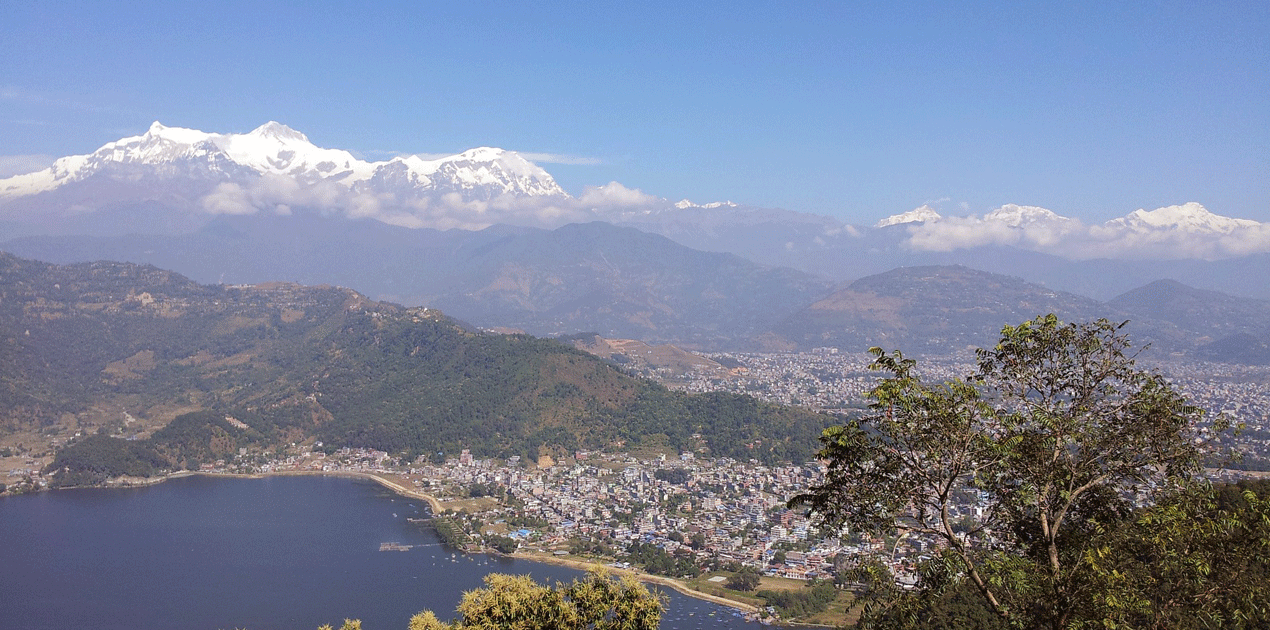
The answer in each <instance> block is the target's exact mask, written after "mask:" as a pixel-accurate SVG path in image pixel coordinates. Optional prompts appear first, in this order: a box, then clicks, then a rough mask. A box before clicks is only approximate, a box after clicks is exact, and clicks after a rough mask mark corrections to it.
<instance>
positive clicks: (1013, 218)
mask: <svg viewBox="0 0 1270 630" xmlns="http://www.w3.org/2000/svg"><path fill="white" fill-rule="evenodd" d="M983 220H984V221H991V222H994V223H1000V224H1002V225H1005V226H1007V227H1012V228H1022V227H1029V226H1034V225H1046V226H1061V225H1070V224H1073V223H1075V220H1074V219H1071V218H1069V217H1065V216H1062V215H1059V214H1057V213H1055V212H1053V211H1051V210H1046V209H1045V208H1041V207H1039V206H1020V205H1017V204H1013V203H1007V204H1005V205H1004V206H1001V207H1000V208H997V209H996V210H993V211H992V212H989V213H987V214H985V215H983Z"/></svg>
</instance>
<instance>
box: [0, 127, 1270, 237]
mask: <svg viewBox="0 0 1270 630" xmlns="http://www.w3.org/2000/svg"><path fill="white" fill-rule="evenodd" d="M35 157H37V158H40V159H43V160H45V161H44V162H43V163H44V164H47V163H48V161H47V160H48V158H47V156H35ZM36 161H38V160H33V159H26V160H23V161H20V162H18V161H14V163H13V164H8V163H6V162H4V161H3V160H0V177H4V178H3V179H0V220H3V221H7V222H10V223H36V224H41V223H42V225H43V226H44V228H45V229H49V230H52V229H56V228H59V227H60V228H63V229H71V228H67V227H66V226H73V225H75V222H76V221H78V220H80V219H82V218H83V217H85V216H88V215H92V214H94V213H99V214H102V215H103V216H105V215H107V214H109V213H112V212H113V213H116V214H119V213H123V214H126V212H127V209H128V208H135V207H138V206H147V207H150V208H151V209H152V210H153V208H155V207H157V208H159V209H160V211H161V212H165V213H170V214H177V213H185V215H187V218H190V219H191V221H195V222H196V221H197V220H198V218H199V217H202V218H203V219H204V220H206V219H207V218H210V217H212V216H216V215H260V214H273V215H282V216H286V215H291V214H294V213H297V212H307V213H320V214H323V215H326V216H343V217H347V218H349V219H373V220H377V221H381V222H383V223H387V224H390V225H395V226H401V227H406V228H435V229H443V230H444V229H452V228H458V229H465V230H476V229H483V228H486V227H489V226H491V225H495V224H512V225H521V226H532V227H548V228H551V227H557V226H560V225H563V224H567V223H573V222H583V221H593V220H603V221H610V222H614V223H621V224H626V225H634V226H636V227H640V228H641V229H650V230H652V231H659V232H660V233H663V234H667V233H668V232H669V231H675V230H678V231H680V232H684V231H692V230H698V231H700V230H717V229H720V227H721V226H724V225H726V224H727V223H728V222H729V221H731V222H732V223H733V224H734V225H733V226H732V227H737V226H742V225H748V226H752V227H756V228H758V229H761V227H760V226H763V225H769V226H770V225H774V224H777V223H781V224H789V223H791V221H792V223H793V224H798V225H802V226H804V227H802V228H799V229H801V230H804V232H802V233H801V234H802V235H803V236H806V237H807V239H806V240H807V242H808V243H809V244H810V245H811V246H814V247H831V246H833V243H835V242H841V241H843V240H844V239H846V240H854V241H859V239H862V238H869V237H870V235H871V234H874V233H876V232H879V231H881V232H883V233H887V234H892V235H897V234H898V235H900V236H901V241H900V244H901V246H902V247H906V248H908V249H910V250H913V251H927V252H949V251H954V250H961V249H973V248H976V247H982V246H989V245H993V246H1011V247H1016V248H1020V249H1025V250H1031V251H1037V252H1043V253H1048V254H1055V255H1059V256H1062V257H1065V258H1069V259H1090V258H1138V259H1146V258H1162V259H1179V258H1195V259H1206V260H1214V259H1221V258H1231V257H1238V256H1244V255H1248V254H1256V253H1263V252H1270V224H1262V223H1259V222H1257V221H1251V220H1246V219H1232V218H1229V217H1223V216H1219V215H1216V214H1213V213H1211V212H1209V211H1208V210H1207V209H1205V208H1204V207H1203V206H1202V205H1200V204H1199V203H1195V202H1191V203H1186V204H1182V205H1177V206H1168V207H1164V208H1159V209H1156V210H1151V211H1147V210H1137V211H1134V212H1131V213H1129V214H1128V215H1126V216H1124V217H1120V218H1117V219H1113V220H1110V221H1107V222H1105V223H1101V224H1090V225H1086V224H1084V223H1083V222H1081V221H1080V220H1079V219H1074V218H1069V217H1064V216H1060V215H1058V214H1056V213H1054V212H1051V211H1050V210H1047V209H1045V208H1040V207H1036V206H1024V205H1015V204H1006V205H1003V206H1001V207H999V208H997V209H995V210H993V211H991V212H988V213H986V214H984V215H982V216H977V215H968V216H948V217H945V216H941V215H940V214H939V213H938V212H937V211H936V210H935V209H934V208H933V207H931V206H930V205H923V206H921V207H918V208H916V209H914V210H912V211H909V212H905V213H901V214H897V215H893V216H890V217H887V218H885V219H882V220H881V221H879V222H878V223H877V224H876V225H874V226H873V227H872V228H859V227H856V226H851V225H846V224H844V223H842V222H840V221H837V220H835V219H832V218H829V217H820V216H816V215H808V214H805V213H791V212H789V211H783V210H776V209H763V208H755V207H751V206H743V205H737V204H733V203H731V202H724V203H707V204H695V203H692V202H689V201H687V200H684V201H681V202H678V203H673V202H671V201H670V200H668V199H666V198H663V197H658V196H656V195H653V194H649V193H646V192H643V191H641V190H639V189H636V188H627V187H626V186H624V185H622V184H620V183H618V182H609V183H608V184H605V185H602V186H594V187H588V188H586V189H584V190H583V191H581V193H579V194H578V195H577V196H573V195H570V194H568V193H567V192H565V191H564V190H563V189H562V188H560V186H559V185H558V184H557V183H556V182H555V180H554V179H553V178H552V176H551V175H550V174H549V173H548V172H547V171H546V170H544V169H543V168H541V167H540V166H538V164H536V163H535V161H537V162H543V163H557V164H593V163H596V160H594V159H593V158H588V157H580V156H570V155H559V154H546V153H524V154H521V153H516V152H514V151H506V150H503V149H497V148H491V147H480V148H475V149H471V150H468V151H464V152H463V153H459V154H456V155H448V156H434V155H398V156H394V157H392V158H391V159H388V160H384V161H377V162H372V161H365V160H362V159H359V158H358V157H356V156H355V155H353V154H352V153H350V152H348V151H344V150H340V149H326V148H320V147H318V146H316V145H314V144H313V143H311V142H310V141H309V139H308V138H307V137H306V136H305V135H304V134H303V133H300V132H298V131H296V130H294V129H291V128H289V127H287V126H285V125H282V124H279V123H276V122H269V123H266V124H264V125H261V126H260V127H258V128H257V129H255V130H253V131H251V132H249V133H245V134H217V133H207V132H203V131H198V130H193V129H184V128H179V127H166V126H164V125H162V124H160V123H157V122H156V123H154V124H153V125H151V127H150V128H149V129H148V130H147V131H146V133H144V134H142V135H139V136H131V137H126V138H122V139H120V140H118V141H116V142H111V143H108V144H106V145H104V146H103V147H101V148H100V149H98V150H97V151H95V152H93V153H92V154H89V155H79V156H69V157H63V158H60V159H57V160H56V161H55V162H53V165H52V166H50V167H48V168H44V169H43V170H36V171H34V172H26V173H20V174H13V173H18V172H19V171H22V170H30V168H29V167H30V166H31V165H32V164H34V163H35V162H36ZM5 168H8V170H7V172H6V171H5V170H4V169H5ZM6 175H8V176H7V177H6ZM112 216H113V215H112ZM121 216H122V215H121ZM189 223H190V221H187V222H186V223H185V225H188V224H189ZM658 226H661V229H658ZM133 229H137V228H133ZM811 232H814V234H811ZM787 245H788V246H791V247H792V246H793V245H794V244H793V242H791V243H789V244H787Z"/></svg>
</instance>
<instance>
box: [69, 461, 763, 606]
mask: <svg viewBox="0 0 1270 630" xmlns="http://www.w3.org/2000/svg"><path fill="white" fill-rule="evenodd" d="M196 475H197V476H203V477H220V478H225V479H264V478H267V477H343V478H346V479H363V480H367V481H373V482H375V483H377V484H379V485H380V486H382V487H384V488H386V489H388V490H390V491H392V492H394V493H396V494H397V495H399V496H402V497H405V498H410V499H418V500H420V501H426V502H427V503H428V509H429V510H431V512H432V515H433V516H438V515H440V514H441V512H442V511H443V510H444V509H445V508H444V507H442V505H441V501H440V500H439V499H437V498H436V497H434V496H432V495H430V494H426V493H423V492H418V491H416V490H411V489H409V488H406V487H405V486H402V485H401V484H399V483H396V482H394V481H392V480H391V479H387V478H385V477H383V476H381V475H378V474H376V473H370V472H361V471H356V470H277V471H272V472H267V473H220V472H205V471H199V470H181V471H177V472H174V473H169V474H166V475H162V476H159V477H150V478H144V479H138V480H136V481H135V482H133V481H132V480H129V482H128V484H127V485H122V484H121V485H106V486H83V487H93V488H101V487H105V488H133V487H138V486H153V485H157V484H160V483H163V482H165V481H167V480H169V479H181V478H184V477H193V476H196ZM507 555H508V556H509V557H512V558H516V559H519V560H527V561H529V562H538V563H540V564H553V565H557V566H566V567H569V568H572V569H578V570H581V571H586V570H587V569H591V568H594V567H601V568H603V569H604V570H606V571H609V572H611V573H614V574H619V575H629V576H631V577H633V578H635V579H637V580H639V581H641V582H647V583H650V584H657V585H660V586H665V587H667V588H672V589H674V590H675V591H676V592H678V593H680V594H682V595H685V596H687V597H692V598H695V599H700V600H703V601H707V602H710V603H712V604H718V605H720V606H726V607H728V608H733V609H736V610H740V611H742V612H747V613H757V612H758V608H757V607H756V606H753V605H751V604H746V603H744V602H738V601H735V600H731V599H727V598H725V597H719V596H717V595H711V594H709V593H702V592H701V591H697V590H693V589H691V588H689V587H688V585H687V584H684V583H683V582H680V581H679V580H676V579H674V578H668V577H663V576H660V575H651V574H648V573H645V572H643V571H637V570H634V569H627V568H616V567H611V566H608V565H606V564H603V563H601V562H588V561H584V560H577V559H573V558H558V557H554V556H544V555H538V554H531V553H525V552H514V553H511V554H507Z"/></svg>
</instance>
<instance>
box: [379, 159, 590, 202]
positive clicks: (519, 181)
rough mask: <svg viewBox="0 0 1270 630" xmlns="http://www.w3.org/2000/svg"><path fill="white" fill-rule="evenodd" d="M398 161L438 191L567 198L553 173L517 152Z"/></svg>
mask: <svg viewBox="0 0 1270 630" xmlns="http://www.w3.org/2000/svg"><path fill="white" fill-rule="evenodd" d="M396 159H397V160H401V161H402V162H403V163H405V164H406V165H407V166H408V167H409V168H410V170H411V171H412V172H414V173H416V174H418V175H420V176H423V177H426V178H428V179H429V180H430V181H432V183H433V185H434V186H437V187H438V189H453V190H455V191H465V190H467V191H470V190H475V189H484V190H486V191H487V192H492V193H493V196H497V195H498V194H504V193H506V194H514V195H523V196H529V197H539V196H549V197H550V196H557V197H567V196H568V194H567V193H566V192H565V191H564V189H562V188H560V186H559V184H557V183H556V180H555V179H554V178H552V177H551V174H550V173H548V172H547V171H546V170H544V169H543V168H542V167H540V166H538V165H537V164H534V163H533V162H530V161H529V160H526V159H525V158H523V157H521V155H520V154H519V153H516V152H515V151H506V150H504V149H498V148H494V147H477V148H475V149H468V150H467V151H464V152H462V153H459V154H457V155H451V156H449V157H444V158H440V159H436V160H424V159H421V158H419V157H417V156H411V157H410V158H405V159H404V160H403V159H401V158H396Z"/></svg>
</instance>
